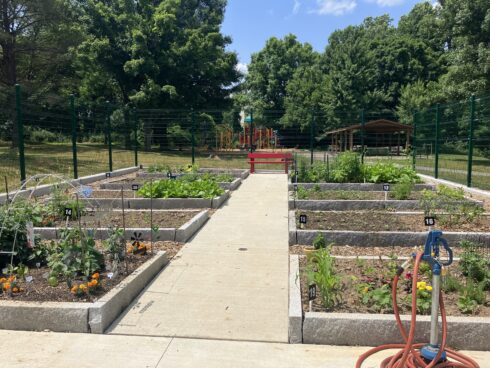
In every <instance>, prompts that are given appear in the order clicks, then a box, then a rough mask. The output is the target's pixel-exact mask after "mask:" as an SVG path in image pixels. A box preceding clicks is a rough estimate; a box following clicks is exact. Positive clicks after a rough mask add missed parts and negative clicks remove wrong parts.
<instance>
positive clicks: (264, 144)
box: [239, 126, 278, 149]
mask: <svg viewBox="0 0 490 368" xmlns="http://www.w3.org/2000/svg"><path fill="white" fill-rule="evenodd" d="M250 139H252V146H253V147H254V149H276V147H277V145H278V142H277V133H276V132H275V131H274V130H273V129H272V128H253V130H252V134H251V135H250V126H244V127H243V132H241V133H240V134H239V142H240V147H243V148H247V147H250Z"/></svg>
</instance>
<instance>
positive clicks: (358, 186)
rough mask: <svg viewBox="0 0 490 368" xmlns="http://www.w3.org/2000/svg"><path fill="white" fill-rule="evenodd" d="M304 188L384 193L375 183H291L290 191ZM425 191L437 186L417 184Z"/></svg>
mask: <svg viewBox="0 0 490 368" xmlns="http://www.w3.org/2000/svg"><path fill="white" fill-rule="evenodd" d="M295 185H297V186H298V187H303V188H305V189H313V188H317V187H318V188H320V190H322V191H327V190H341V191H369V192H373V191H374V192H381V191H383V184H374V183H297V184H295V183H290V184H289V190H290V191H294V187H295ZM424 189H428V190H434V189H435V185H430V184H415V185H414V188H413V190H414V191H421V190H424Z"/></svg>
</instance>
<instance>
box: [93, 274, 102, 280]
mask: <svg viewBox="0 0 490 368" xmlns="http://www.w3.org/2000/svg"><path fill="white" fill-rule="evenodd" d="M92 278H93V279H95V280H98V279H99V278H100V274H99V273H98V272H96V273H94V274H93V275H92Z"/></svg>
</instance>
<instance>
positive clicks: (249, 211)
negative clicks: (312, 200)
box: [108, 174, 289, 343]
mask: <svg viewBox="0 0 490 368" xmlns="http://www.w3.org/2000/svg"><path fill="white" fill-rule="evenodd" d="M287 190H288V189H287V176H286V175H284V174H264V175H251V176H250V177H249V178H248V179H247V180H245V181H244V183H243V184H242V187H241V188H240V189H239V190H238V191H236V192H234V193H233V195H232V197H231V199H230V200H229V201H228V203H227V204H226V205H225V206H224V207H223V208H221V209H219V210H218V211H217V212H216V213H215V214H214V215H213V216H212V218H211V220H210V221H209V222H208V223H207V224H206V225H205V227H204V228H203V229H202V230H201V231H200V232H199V234H198V235H197V236H196V237H195V238H194V239H193V240H192V241H191V242H190V243H189V244H187V245H186V246H185V247H184V249H183V250H182V251H181V253H180V258H178V259H174V260H173V261H172V262H171V263H170V265H169V266H168V267H167V268H166V269H165V270H163V271H162V272H161V273H160V275H159V276H157V277H156V279H155V280H154V281H153V282H152V283H151V284H150V285H149V286H148V288H147V289H146V290H145V291H144V292H143V293H142V294H141V295H140V297H139V298H138V299H137V300H135V301H134V302H133V304H132V305H131V306H130V307H129V308H128V309H127V310H126V312H125V313H123V315H122V316H121V317H120V318H119V319H118V320H117V321H116V322H115V323H114V324H113V326H112V327H111V328H110V329H109V331H108V332H109V333H111V334H124V335H142V336H166V337H174V336H176V337H189V338H205V339H222V340H246V341H264V342H283V343H285V342H287V341H288V267H289V266H288V265H289V261H288V257H289V255H288V251H289V250H288V208H287V205H288V203H287Z"/></svg>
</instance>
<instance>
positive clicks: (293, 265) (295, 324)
mask: <svg viewBox="0 0 490 368" xmlns="http://www.w3.org/2000/svg"><path fill="white" fill-rule="evenodd" d="M302 342H303V307H302V305H301V282H300V278H299V256H298V255H290V256H289V343H290V344H301V343H302Z"/></svg>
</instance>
